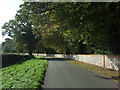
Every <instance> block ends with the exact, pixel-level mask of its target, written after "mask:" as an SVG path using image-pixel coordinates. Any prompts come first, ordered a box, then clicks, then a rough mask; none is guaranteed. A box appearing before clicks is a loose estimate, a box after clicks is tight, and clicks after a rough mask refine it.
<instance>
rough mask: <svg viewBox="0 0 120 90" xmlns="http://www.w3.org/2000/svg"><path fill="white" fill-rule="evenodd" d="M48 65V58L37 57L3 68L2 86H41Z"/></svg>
mask: <svg viewBox="0 0 120 90" xmlns="http://www.w3.org/2000/svg"><path fill="white" fill-rule="evenodd" d="M47 65H48V61H47V60H41V59H37V58H36V59H31V60H27V61H24V62H23V63H22V64H15V65H11V66H9V67H5V68H3V69H1V71H2V81H1V82H2V88H38V87H40V86H41V85H42V80H43V78H44V74H45V70H46V68H47Z"/></svg>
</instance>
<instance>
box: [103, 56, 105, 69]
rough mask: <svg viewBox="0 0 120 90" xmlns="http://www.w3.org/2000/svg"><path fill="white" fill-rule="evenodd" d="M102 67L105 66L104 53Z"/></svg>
mask: <svg viewBox="0 0 120 90" xmlns="http://www.w3.org/2000/svg"><path fill="white" fill-rule="evenodd" d="M103 68H105V55H103Z"/></svg>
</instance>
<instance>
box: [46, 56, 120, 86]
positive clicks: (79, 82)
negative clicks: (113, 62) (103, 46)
mask: <svg viewBox="0 0 120 90" xmlns="http://www.w3.org/2000/svg"><path fill="white" fill-rule="evenodd" d="M46 59H47V60H48V61H49V64H48V68H47V71H46V76H45V82H44V84H45V85H44V88H118V84H117V83H116V82H114V81H112V80H110V79H107V78H105V77H102V76H100V75H98V74H96V73H93V72H90V71H87V70H85V69H83V68H81V67H79V66H78V65H76V64H73V63H70V62H67V61H64V60H62V59H59V58H50V57H47V58H46Z"/></svg>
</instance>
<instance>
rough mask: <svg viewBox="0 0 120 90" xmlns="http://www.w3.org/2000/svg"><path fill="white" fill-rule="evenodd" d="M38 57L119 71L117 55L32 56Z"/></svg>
mask: <svg viewBox="0 0 120 90" xmlns="http://www.w3.org/2000/svg"><path fill="white" fill-rule="evenodd" d="M34 55H39V56H52V57H59V58H68V59H73V60H77V61H81V62H85V63H88V64H93V65H97V66H100V67H104V68H107V69H113V70H120V56H119V55H79V54H78V55H64V54H34Z"/></svg>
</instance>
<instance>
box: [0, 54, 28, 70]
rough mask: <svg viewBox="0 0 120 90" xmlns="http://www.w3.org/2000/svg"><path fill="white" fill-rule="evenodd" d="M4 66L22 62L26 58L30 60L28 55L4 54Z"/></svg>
mask: <svg viewBox="0 0 120 90" xmlns="http://www.w3.org/2000/svg"><path fill="white" fill-rule="evenodd" d="M0 57H2V67H1V68H4V67H8V66H10V65H14V64H21V63H22V62H23V61H25V60H29V58H28V56H27V55H14V54H2V55H0Z"/></svg>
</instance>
